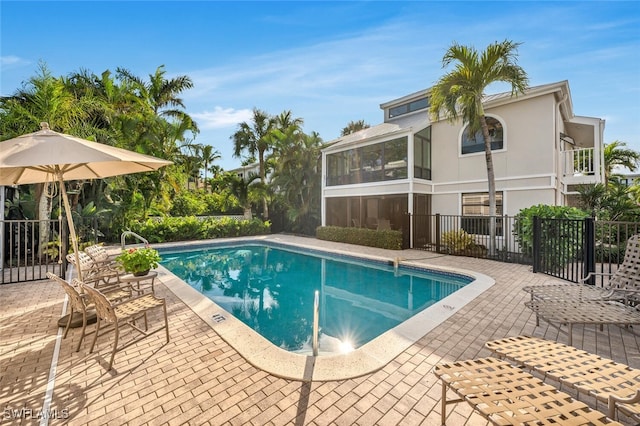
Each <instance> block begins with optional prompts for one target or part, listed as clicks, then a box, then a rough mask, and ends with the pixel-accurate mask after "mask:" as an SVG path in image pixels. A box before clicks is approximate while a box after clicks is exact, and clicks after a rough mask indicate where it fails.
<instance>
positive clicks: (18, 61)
mask: <svg viewBox="0 0 640 426" xmlns="http://www.w3.org/2000/svg"><path fill="white" fill-rule="evenodd" d="M29 63H30V62H29V61H28V60H26V59H23V58H20V57H19V56H13V55H8V56H0V68H2V69H7V68H13V67H19V66H22V65H27V64H29Z"/></svg>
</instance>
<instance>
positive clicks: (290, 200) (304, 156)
mask: <svg viewBox="0 0 640 426" xmlns="http://www.w3.org/2000/svg"><path fill="white" fill-rule="evenodd" d="M321 148H322V139H321V138H320V136H319V135H318V133H316V132H313V133H312V134H311V135H306V134H301V135H300V136H299V137H298V138H295V139H292V140H290V141H289V143H288V144H287V145H286V146H282V147H280V149H278V152H277V153H276V155H277V156H278V158H277V161H275V164H276V167H275V171H274V174H273V181H272V184H273V186H274V187H275V188H277V193H278V194H279V196H280V197H281V198H282V200H283V203H284V205H285V207H286V209H287V217H288V219H289V220H290V221H291V223H292V225H293V231H294V232H301V233H304V234H308V235H312V233H313V232H314V231H315V228H316V227H317V225H318V222H319V221H318V218H319V212H320V187H321V164H320V163H321V161H320V159H321V153H320V149H321Z"/></svg>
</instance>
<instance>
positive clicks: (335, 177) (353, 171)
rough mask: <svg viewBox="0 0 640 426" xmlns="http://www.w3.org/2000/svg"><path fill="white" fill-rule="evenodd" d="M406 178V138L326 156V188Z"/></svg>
mask: <svg viewBox="0 0 640 426" xmlns="http://www.w3.org/2000/svg"><path fill="white" fill-rule="evenodd" d="M406 178H407V137H402V138H398V139H393V140H390V141H386V142H381V143H376V144H371V145H365V146H363V147H360V148H353V149H350V150H348V151H342V152H337V153H335V154H328V155H327V186H336V185H348V184H357V183H366V182H380V181H384V180H395V179H406Z"/></svg>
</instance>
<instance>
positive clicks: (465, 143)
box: [460, 116, 504, 155]
mask: <svg viewBox="0 0 640 426" xmlns="http://www.w3.org/2000/svg"><path fill="white" fill-rule="evenodd" d="M487 126H488V127H489V137H490V138H491V150H492V151H496V150H499V149H504V129H503V127H502V122H500V120H498V119H497V118H495V117H489V116H487ZM476 152H484V139H483V138H482V130H478V131H477V132H476V133H475V134H473V135H472V134H470V132H469V126H466V127H465V129H464V131H463V132H462V136H461V141H460V153H461V154H463V155H464V154H473V153H476Z"/></svg>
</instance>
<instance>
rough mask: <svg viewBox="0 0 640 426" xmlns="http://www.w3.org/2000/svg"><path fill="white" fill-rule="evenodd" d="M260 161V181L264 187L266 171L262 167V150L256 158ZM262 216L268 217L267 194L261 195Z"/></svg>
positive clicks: (265, 218) (266, 218)
mask: <svg viewBox="0 0 640 426" xmlns="http://www.w3.org/2000/svg"><path fill="white" fill-rule="evenodd" d="M258 161H259V162H260V182H262V187H263V188H266V182H265V181H266V172H265V167H264V152H260V156H259V158H258ZM262 218H263V219H264V220H268V219H269V205H268V204H267V196H266V195H263V196H262Z"/></svg>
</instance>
